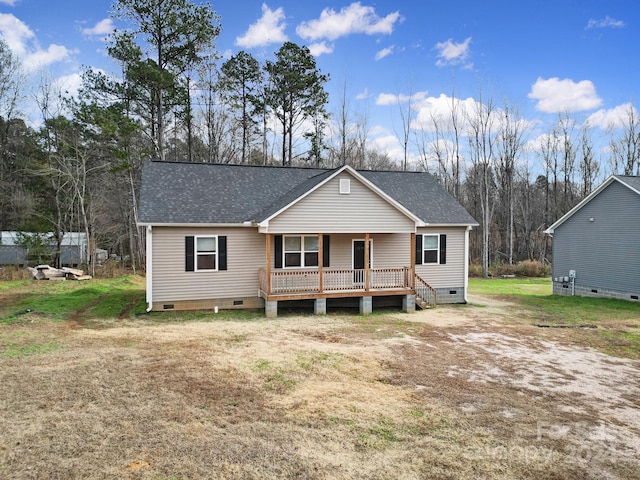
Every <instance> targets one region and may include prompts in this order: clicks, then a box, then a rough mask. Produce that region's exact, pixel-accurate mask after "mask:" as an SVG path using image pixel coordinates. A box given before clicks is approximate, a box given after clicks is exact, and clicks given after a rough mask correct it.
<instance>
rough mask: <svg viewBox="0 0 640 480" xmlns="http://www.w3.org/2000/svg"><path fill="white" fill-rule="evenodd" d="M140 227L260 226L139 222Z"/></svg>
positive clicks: (253, 223) (247, 224)
mask: <svg viewBox="0 0 640 480" xmlns="http://www.w3.org/2000/svg"><path fill="white" fill-rule="evenodd" d="M136 225H137V226H138V227H183V228H201V227H208V228H229V227H243V228H256V227H257V226H258V224H257V223H255V222H243V223H180V222H176V223H173V222H137V223H136Z"/></svg>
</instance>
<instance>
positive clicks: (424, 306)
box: [416, 295, 433, 310]
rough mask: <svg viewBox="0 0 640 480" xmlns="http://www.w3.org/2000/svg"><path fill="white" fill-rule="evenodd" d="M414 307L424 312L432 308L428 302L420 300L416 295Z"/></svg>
mask: <svg viewBox="0 0 640 480" xmlns="http://www.w3.org/2000/svg"><path fill="white" fill-rule="evenodd" d="M416 307H418V308H419V309H420V310H426V309H427V308H433V306H431V305H429V303H428V302H426V301H425V300H423V299H422V297H420V296H418V295H416Z"/></svg>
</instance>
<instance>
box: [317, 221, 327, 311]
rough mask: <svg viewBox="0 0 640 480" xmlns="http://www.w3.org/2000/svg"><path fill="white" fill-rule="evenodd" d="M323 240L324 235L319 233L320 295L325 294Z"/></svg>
mask: <svg viewBox="0 0 640 480" xmlns="http://www.w3.org/2000/svg"><path fill="white" fill-rule="evenodd" d="M322 238H323V236H322V234H321V233H319V234H318V290H319V292H320V293H322V292H324V279H323V275H322V267H323V266H324V265H323V264H322V259H323V258H324V246H323V245H322ZM316 302H317V300H316ZM324 313H326V306H325V312H324Z"/></svg>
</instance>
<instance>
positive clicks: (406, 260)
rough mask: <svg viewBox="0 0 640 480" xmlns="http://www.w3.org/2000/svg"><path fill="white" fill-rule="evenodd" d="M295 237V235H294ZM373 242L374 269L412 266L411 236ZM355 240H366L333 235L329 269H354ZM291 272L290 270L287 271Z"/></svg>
mask: <svg viewBox="0 0 640 480" xmlns="http://www.w3.org/2000/svg"><path fill="white" fill-rule="evenodd" d="M293 235H295V234H293ZM369 238H370V239H371V240H373V266H372V268H400V267H410V266H411V235H410V234H407V233H389V234H386V233H383V234H372V235H370V236H369ZM353 240H364V235H361V234H346V233H340V234H333V235H330V239H329V245H330V247H329V267H325V268H329V269H338V270H340V269H350V268H353ZM271 244H272V247H271V265H272V269H273V270H279V269H276V268H273V265H275V256H274V252H275V246H273V244H274V242H273V241H272V242H271ZM287 270H289V269H287Z"/></svg>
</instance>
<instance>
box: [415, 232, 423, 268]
mask: <svg viewBox="0 0 640 480" xmlns="http://www.w3.org/2000/svg"><path fill="white" fill-rule="evenodd" d="M416 265H422V235H416Z"/></svg>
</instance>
